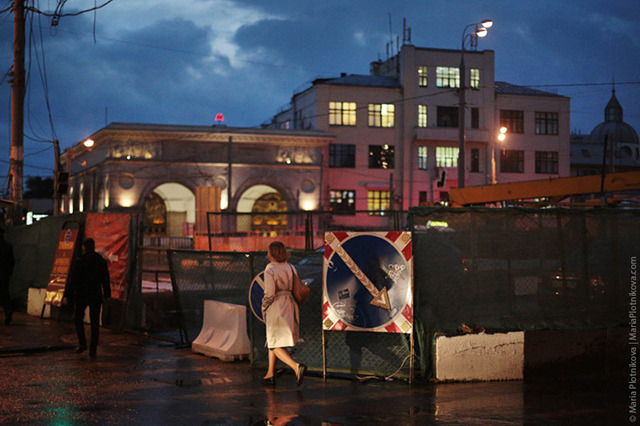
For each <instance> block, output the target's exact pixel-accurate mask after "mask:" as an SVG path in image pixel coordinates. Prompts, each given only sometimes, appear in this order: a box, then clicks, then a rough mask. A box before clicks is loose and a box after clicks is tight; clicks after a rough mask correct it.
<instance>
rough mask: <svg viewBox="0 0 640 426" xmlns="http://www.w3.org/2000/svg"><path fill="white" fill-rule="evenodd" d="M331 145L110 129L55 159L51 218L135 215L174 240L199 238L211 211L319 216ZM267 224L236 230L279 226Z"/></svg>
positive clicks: (235, 134)
mask: <svg viewBox="0 0 640 426" xmlns="http://www.w3.org/2000/svg"><path fill="white" fill-rule="evenodd" d="M331 141H332V137H330V136H327V135H326V134H324V133H322V132H319V131H297V132H291V131H279V130H268V129H245V128H228V127H224V126H213V127H212V126H174V125H153V124H130V123H128V124H125V123H111V124H109V125H108V126H106V127H104V128H103V129H100V130H98V131H97V132H96V133H94V134H93V135H91V136H90V137H89V139H88V140H87V141H84V142H81V143H77V144H75V145H74V146H72V147H71V148H68V149H67V150H65V151H64V153H62V155H61V170H62V171H66V172H67V173H68V176H69V182H68V190H67V192H66V193H65V194H64V195H63V196H62V197H61V200H60V203H59V212H60V213H61V214H70V213H74V212H129V213H138V214H140V215H144V226H145V234H146V235H149V236H168V237H179V236H189V235H193V232H194V228H197V230H198V231H199V232H206V212H209V211H224V210H228V211H233V212H240V213H260V212H264V213H277V212H285V211H300V210H317V209H321V208H322V206H321V205H320V198H321V197H320V188H321V185H322V153H323V150H324V148H325V147H326V146H327V145H328V144H329V143H330V142H331ZM265 217H268V218H269V219H268V220H259V217H258V219H256V220H253V221H249V222H247V223H246V224H243V225H241V224H239V227H240V228H243V229H238V231H245V232H246V231H252V230H269V229H277V228H278V227H282V226H284V224H281V223H277V222H278V220H279V218H280V217H282V216H279V215H274V214H270V215H269V216H265Z"/></svg>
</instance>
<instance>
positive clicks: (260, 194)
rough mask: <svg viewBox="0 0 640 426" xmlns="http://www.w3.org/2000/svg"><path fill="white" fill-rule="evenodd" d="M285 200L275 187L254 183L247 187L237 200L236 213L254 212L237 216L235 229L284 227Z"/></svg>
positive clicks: (275, 228) (240, 230)
mask: <svg viewBox="0 0 640 426" xmlns="http://www.w3.org/2000/svg"><path fill="white" fill-rule="evenodd" d="M287 210H288V209H287V201H286V199H285V198H284V197H283V196H282V194H280V192H278V190H277V189H275V188H273V187H271V186H268V185H255V186H252V187H251V188H249V189H247V190H246V191H245V192H244V193H243V194H242V196H241V197H240V200H239V201H238V207H237V211H238V213H255V214H252V215H251V216H250V217H248V216H249V215H240V216H238V222H237V230H238V231H239V232H247V231H276V230H282V229H286V227H287V215H286V214H282V213H286V212H287Z"/></svg>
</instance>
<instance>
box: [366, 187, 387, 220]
mask: <svg viewBox="0 0 640 426" xmlns="http://www.w3.org/2000/svg"><path fill="white" fill-rule="evenodd" d="M367 209H368V210H369V215H371V216H384V212H385V211H387V210H389V191H369V192H368V193H367Z"/></svg>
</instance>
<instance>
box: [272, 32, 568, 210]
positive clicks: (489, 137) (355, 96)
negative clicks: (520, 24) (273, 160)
mask: <svg viewBox="0 0 640 426" xmlns="http://www.w3.org/2000/svg"><path fill="white" fill-rule="evenodd" d="M462 54H463V52H462V51H460V50H445V49H430V48H418V47H415V46H412V45H409V44H405V45H404V46H402V48H401V50H400V52H399V54H398V55H396V56H394V57H391V58H389V59H388V60H386V61H377V62H373V63H371V65H370V74H369V75H344V74H343V75H342V76H341V77H338V78H335V79H318V80H315V81H314V82H313V83H312V85H311V86H310V87H309V88H307V89H306V90H303V91H301V92H299V93H296V94H294V96H293V98H292V100H291V104H290V108H288V109H286V110H284V111H282V112H280V113H279V114H277V115H276V116H275V117H273V119H272V123H271V127H272V128H277V129H292V130H299V129H314V130H321V131H324V132H326V133H327V134H330V135H332V136H334V137H335V139H334V141H333V142H332V143H331V144H329V146H327V148H326V150H325V154H324V167H325V173H324V179H323V180H324V188H323V193H322V197H323V200H324V201H323V202H322V204H323V205H327V206H329V208H331V209H333V210H377V209H407V208H408V207H411V206H415V205H418V204H425V203H438V202H446V201H447V200H448V193H449V190H450V189H451V188H455V187H457V186H458V156H459V147H460V128H459V123H458V121H459V120H458V119H459V117H460V114H459V105H460V103H461V101H460V86H461V82H460V69H461V67H460V65H461V55H462ZM464 61H465V70H466V71H465V75H464V84H463V86H464V87H465V89H464V91H465V97H464V100H465V102H464V105H465V114H464V115H465V120H464V121H465V123H464V129H465V132H464V133H465V137H464V140H465V142H464V150H465V151H464V152H465V164H464V181H465V185H466V186H475V185H485V184H491V183H492V182H494V183H496V182H497V183H506V182H516V181H527V180H537V179H544V178H548V177H560V176H569V173H570V171H569V164H570V154H569V152H570V148H569V140H570V131H569V130H570V124H569V120H570V99H569V98H567V97H564V96H559V95H557V94H554V93H549V92H543V91H540V90H533V89H529V88H525V87H519V86H515V85H510V84H508V83H504V82H496V81H495V76H494V74H495V59H494V52H493V51H488V50H485V51H481V52H478V51H464ZM501 126H505V127H506V128H507V129H508V131H507V138H506V140H505V141H504V142H502V143H498V141H497V136H498V133H499V129H500V127H501ZM494 165H495V166H494Z"/></svg>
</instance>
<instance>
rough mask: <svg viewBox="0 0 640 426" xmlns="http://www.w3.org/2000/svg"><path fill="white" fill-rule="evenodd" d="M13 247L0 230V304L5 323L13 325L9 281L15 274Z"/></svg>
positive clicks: (0, 229) (2, 230)
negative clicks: (0, 304)
mask: <svg viewBox="0 0 640 426" xmlns="http://www.w3.org/2000/svg"><path fill="white" fill-rule="evenodd" d="M14 263H15V261H14V258H13V246H12V245H11V244H9V243H8V242H6V241H5V240H4V229H2V228H0V302H1V303H2V309H4V323H5V324H6V325H9V324H11V319H12V317H13V304H12V303H11V294H10V293H9V280H10V279H11V274H12V273H13V265H14Z"/></svg>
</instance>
